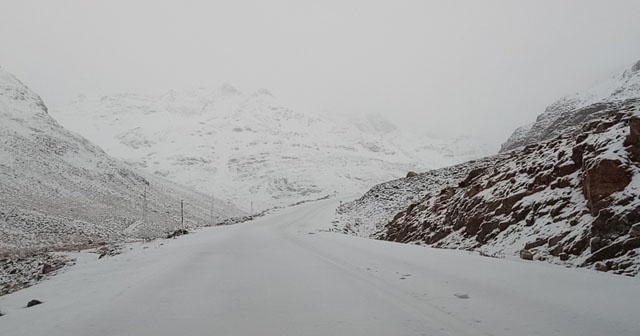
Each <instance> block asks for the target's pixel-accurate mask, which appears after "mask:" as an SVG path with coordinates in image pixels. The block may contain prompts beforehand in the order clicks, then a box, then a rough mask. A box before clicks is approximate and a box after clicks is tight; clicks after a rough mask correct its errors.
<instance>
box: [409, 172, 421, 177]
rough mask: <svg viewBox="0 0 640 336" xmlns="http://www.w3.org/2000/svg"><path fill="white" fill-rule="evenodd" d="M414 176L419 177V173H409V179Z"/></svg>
mask: <svg viewBox="0 0 640 336" xmlns="http://www.w3.org/2000/svg"><path fill="white" fill-rule="evenodd" d="M414 176H418V173H416V172H412V171H410V172H408V173H407V177H414Z"/></svg>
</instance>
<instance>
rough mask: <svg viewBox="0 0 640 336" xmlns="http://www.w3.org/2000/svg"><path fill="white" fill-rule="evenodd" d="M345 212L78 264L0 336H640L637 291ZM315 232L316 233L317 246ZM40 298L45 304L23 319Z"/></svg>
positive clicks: (32, 292)
mask: <svg viewBox="0 0 640 336" xmlns="http://www.w3.org/2000/svg"><path fill="white" fill-rule="evenodd" d="M337 202H338V201H336V200H327V201H321V202H316V203H310V204H305V205H301V206H297V207H293V208H289V209H285V210H282V211H280V212H278V213H275V214H272V215H269V216H266V217H263V218H260V219H258V220H255V221H252V222H247V223H243V224H238V225H233V226H224V227H213V228H206V229H202V230H200V231H199V232H197V233H196V234H192V235H187V236H185V237H182V238H180V239H176V240H165V241H161V240H157V241H154V242H151V243H146V244H135V245H131V246H130V248H131V251H128V252H127V253H124V254H121V255H117V256H114V257H109V258H103V259H101V260H99V261H97V260H95V257H94V258H93V259H94V260H87V258H84V259H82V258H81V259H79V261H78V265H77V266H75V267H72V268H69V269H67V270H66V272H64V273H62V274H60V275H58V276H56V277H54V278H52V279H49V280H47V281H45V282H42V283H40V284H38V285H36V286H33V287H30V288H27V289H25V290H22V291H19V292H16V293H13V294H10V295H7V296H4V297H1V298H0V310H1V311H2V312H3V313H5V314H6V315H5V316H2V317H0V335H12V336H19V335H29V336H36V335H154V336H155V335H176V334H189V335H204V334H216V335H257V334H259V335H367V336H372V335H509V336H511V335H580V336H588V335H637V334H638V331H639V330H640V321H639V320H638V319H637V316H636V315H637V308H638V304H637V300H636V298H637V297H640V283H639V282H638V279H636V278H629V277H623V276H615V275H612V274H607V273H597V272H593V271H590V270H584V269H566V268H563V267H560V266H557V265H549V264H543V263H531V262H526V261H522V260H512V259H496V258H486V257H480V256H478V255H476V254H470V253H468V252H464V251H453V250H440V249H432V248H425V247H418V246H412V245H406V244H395V243H390V242H384V241H375V240H367V239H362V238H357V237H353V236H346V235H340V234H336V233H331V232H327V229H328V228H329V226H330V220H331V218H332V216H333V214H334V211H335V208H336V206H337ZM310 233H314V234H310ZM31 299H39V300H41V301H43V302H44V303H43V304H42V305H39V306H36V307H32V308H29V309H25V308H23V307H24V306H25V305H26V303H27V302H28V301H29V300H31Z"/></svg>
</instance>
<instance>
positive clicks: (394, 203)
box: [334, 64, 640, 275]
mask: <svg viewBox="0 0 640 336" xmlns="http://www.w3.org/2000/svg"><path fill="white" fill-rule="evenodd" d="M639 72H640V65H639V64H636V66H634V67H632V68H631V69H629V70H627V71H626V72H625V73H624V74H623V76H622V78H626V79H627V80H626V81H620V82H619V84H620V83H622V84H621V85H622V87H620V88H619V89H613V88H611V85H605V86H603V87H606V88H607V89H608V90H609V91H613V92H615V94H609V95H607V94H601V95H599V96H597V95H596V94H595V93H593V92H591V93H586V94H581V95H579V96H580V97H590V98H589V99H591V100H590V101H596V102H595V103H593V104H591V105H586V106H582V105H580V104H583V103H584V102H586V101H587V98H584V99H583V100H580V103H575V104H574V105H571V106H572V107H571V108H568V107H567V108H560V107H558V108H556V109H554V110H553V111H556V112H557V113H556V114H555V115H554V114H552V113H549V111H550V110H548V111H547V113H545V114H543V115H542V116H541V117H539V118H538V121H537V122H536V123H534V124H533V127H532V128H531V130H530V131H529V134H530V135H531V136H532V138H531V139H528V138H526V139H525V138H523V139H524V140H523V142H522V145H525V146H524V147H523V146H514V149H512V150H510V151H503V152H501V153H499V154H498V155H494V156H490V157H487V158H484V159H481V160H477V161H472V162H467V163H464V164H460V165H457V166H453V167H448V168H442V169H437V170H433V171H429V172H426V173H422V174H418V175H416V176H412V177H407V178H404V179H399V180H395V181H391V182H387V183H383V184H380V185H378V186H376V187H375V188H373V189H371V190H370V191H369V192H367V193H366V194H365V195H364V196H363V197H361V198H360V199H358V200H356V201H353V202H349V203H346V204H343V205H342V206H340V207H339V208H338V211H337V216H336V220H335V222H334V229H335V230H338V231H342V232H346V233H353V234H358V235H362V236H367V237H374V238H379V239H385V240H392V241H398V242H405V243H414V244H427V245H432V246H436V247H446V248H456V249H469V250H478V251H481V252H482V253H484V254H488V255H494V256H501V255H518V254H521V256H522V257H524V258H531V259H537V260H549V261H552V262H557V263H562V264H566V265H573V266H585V267H594V268H597V269H599V270H611V271H614V272H616V273H620V274H629V275H634V274H637V273H638V272H640V112H639V110H640V97H638V96H635V95H636V94H635V93H634V92H640V91H638V87H637V83H638V81H637V78H639V77H638V76H639V75H638V73H639ZM603 91H606V90H601V91H598V92H603ZM594 92H595V91H594ZM634 96H635V97H634ZM594 97H595V98H594ZM603 97H609V98H611V97H614V98H611V100H606V99H609V98H603ZM623 98H624V99H623ZM603 99H604V100H603ZM555 105H557V106H560V105H561V104H559V103H557V104H555ZM566 106H568V105H566ZM566 106H565V107H566ZM560 111H564V112H560ZM533 130H544V131H535V132H533ZM522 131H523V129H520V130H519V131H516V134H518V133H523V132H522ZM532 139H533V140H532ZM529 141H532V142H534V143H529ZM523 250H524V251H523Z"/></svg>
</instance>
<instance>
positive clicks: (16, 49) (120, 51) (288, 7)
mask: <svg viewBox="0 0 640 336" xmlns="http://www.w3.org/2000/svg"><path fill="white" fill-rule="evenodd" d="M638 13H640V1H637V0H629V1H616V0H612V1H604V0H602V1H586V0H575V1H557V0H556V1H553V0H549V1H540V0H536V1H515V0H505V1H488V0H483V1H478V0H468V1H451V0H446V1H427V0H423V1H401V0H389V1H372V0H362V1H348V0H341V1H331V0H322V1H301V0H298V1H295V0H292V1H283V0H258V1H241V0H235V1H188V0H186V1H185V0H180V1H178V0H176V1H160V0H149V1H134V0H109V1H97V0H95V1H92V0H73V1H71V0H69V1H63V0H56V1H53V0H41V1H29V0H15V1H11V0H2V2H0V66H2V67H3V68H5V69H6V70H8V71H10V72H12V73H14V74H16V75H17V76H18V77H19V78H20V79H22V81H23V82H25V83H26V84H27V85H29V86H30V87H31V88H32V89H34V90H35V91H36V92H38V93H39V94H40V95H41V96H42V97H43V98H44V100H45V102H46V103H47V104H48V105H49V106H50V107H60V106H64V105H65V104H66V103H68V102H69V101H70V100H72V99H73V98H74V97H75V96H76V95H77V94H79V93H87V94H109V93H117V92H125V91H126V92H129V91H134V92H142V93H155V92H162V91H165V90H167V89H170V88H176V89H180V88H188V87H196V86H217V85H219V84H221V83H223V82H228V83H230V84H232V85H234V86H236V87H238V88H240V89H241V90H244V91H251V90H254V89H257V88H260V87H264V88H267V89H269V90H270V91H272V92H273V93H274V94H275V95H276V96H278V97H279V98H280V99H281V100H282V101H283V102H285V103H287V104H289V105H291V106H293V107H296V108H299V109H305V108H309V109H317V110H328V111H333V112H339V113H346V112H353V111H355V112H378V113H381V114H383V115H386V116H388V117H389V118H390V119H392V120H395V121H396V122H397V123H399V124H400V125H401V126H404V127H411V128H414V129H418V130H421V131H423V132H425V133H430V134H434V135H442V136H444V135H471V136H479V137H482V138H483V139H485V140H487V141H489V142H491V143H492V144H493V145H497V144H498V143H500V142H502V141H503V140H504V139H505V138H506V137H507V136H508V135H509V134H510V133H511V131H512V130H513V129H514V128H515V127H516V126H519V125H521V124H525V123H528V122H530V121H532V120H533V119H534V118H535V116H536V115H537V114H539V113H541V112H542V111H543V110H544V108H545V107H546V106H547V105H549V104H550V103H552V102H553V101H554V100H555V99H556V98H559V97H560V96H563V95H566V94H569V93H573V92H575V91H579V90H581V89H584V88H586V87H589V86H591V85H592V84H594V83H596V82H597V81H598V80H601V79H604V78H607V77H608V76H609V75H611V74H613V73H615V72H616V71H618V70H620V69H622V68H623V67H625V66H626V65H630V64H632V63H633V62H635V61H637V60H640V22H639V21H638Z"/></svg>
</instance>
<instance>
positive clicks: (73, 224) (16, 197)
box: [0, 69, 242, 254]
mask: <svg viewBox="0 0 640 336" xmlns="http://www.w3.org/2000/svg"><path fill="white" fill-rule="evenodd" d="M180 200H184V201H185V202H186V204H187V210H188V211H187V222H188V223H190V224H192V225H201V224H209V223H210V222H212V221H223V220H225V219H227V218H228V217H229V216H237V215H240V214H242V213H241V212H240V211H238V210H237V209H235V208H234V207H233V206H230V205H228V204H227V203H226V202H223V201H220V200H217V199H214V198H212V197H209V196H207V195H204V194H201V193H198V192H195V191H192V190H190V189H187V188H184V187H181V186H178V185H175V184H173V183H171V182H168V181H164V180H162V179H160V178H158V177H154V176H149V175H147V174H145V173H142V172H139V171H136V170H133V169H131V168H130V167H129V166H127V165H126V164H124V163H121V162H119V161H117V160H115V159H113V158H111V157H110V156H108V155H107V154H105V153H104V151H102V149H100V148H99V147H97V146H95V145H93V144H92V143H90V142H89V141H88V140H86V139H84V138H82V137H79V136H77V135H75V134H73V133H71V132H69V131H67V130H65V129H64V128H62V127H61V126H60V125H59V124H58V123H57V122H56V121H55V120H53V119H52V118H51V117H50V116H49V114H48V111H47V108H46V106H45V105H44V103H43V102H42V100H41V99H40V97H38V95H37V94H35V93H34V92H33V91H31V90H30V89H29V88H27V87H26V86H25V85H23V84H22V83H21V82H20V81H19V80H18V79H16V78H15V77H14V76H13V75H11V74H9V73H7V72H6V71H3V70H2V69H0V254H2V253H8V252H14V251H19V252H22V251H26V250H37V249H56V248H72V247H75V246H83V245H87V244H89V245H90V244H94V243H98V242H109V241H116V240H123V239H127V238H128V237H141V236H145V237H147V236H155V235H158V234H161V233H162V232H163V230H165V229H167V228H173V227H174V226H175V225H176V223H179V214H180V212H179V208H180Z"/></svg>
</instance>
